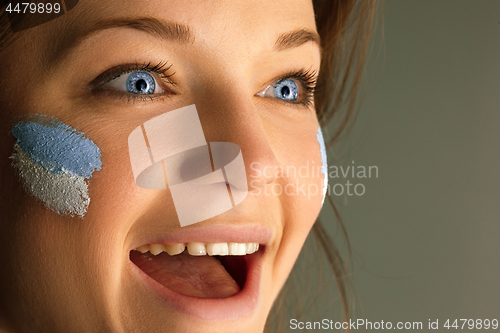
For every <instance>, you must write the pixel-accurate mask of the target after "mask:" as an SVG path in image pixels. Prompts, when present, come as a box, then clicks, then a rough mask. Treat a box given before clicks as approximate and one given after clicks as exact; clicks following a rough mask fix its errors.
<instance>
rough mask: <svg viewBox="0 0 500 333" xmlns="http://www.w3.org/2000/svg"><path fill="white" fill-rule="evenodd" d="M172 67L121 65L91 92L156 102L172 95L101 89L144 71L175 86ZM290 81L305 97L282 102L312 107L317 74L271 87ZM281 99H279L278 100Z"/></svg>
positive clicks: (293, 74)
mask: <svg viewBox="0 0 500 333" xmlns="http://www.w3.org/2000/svg"><path fill="white" fill-rule="evenodd" d="M171 67H172V65H168V62H159V63H158V64H156V65H152V64H151V62H148V63H143V64H142V65H141V64H139V63H135V64H130V65H119V66H116V67H114V68H112V69H110V70H108V71H106V72H104V73H103V74H101V75H99V76H98V77H97V78H95V79H94V80H93V81H92V82H91V83H90V86H91V89H90V91H91V92H93V93H105V94H113V95H115V96H117V95H118V96H119V97H120V99H121V98H123V97H127V102H130V101H136V100H139V101H156V100H157V99H159V98H161V97H163V96H167V97H168V96H169V95H171V94H161V95H159V94H157V95H156V96H155V95H146V94H144V95H141V94H131V93H127V92H123V91H119V90H111V89H101V88H102V86H103V85H105V84H106V83H108V82H110V81H111V80H114V79H116V78H118V77H120V76H122V75H125V74H128V73H132V72H135V71H144V72H148V73H151V74H157V75H158V77H159V78H160V79H162V80H163V81H164V83H166V84H167V85H171V86H175V85H176V83H175V82H174V81H173V80H172V76H174V75H175V72H173V73H170V74H166V73H167V72H168V71H169V70H170V69H171ZM287 79H288V80H289V79H295V80H297V81H298V82H299V83H300V84H301V85H302V88H303V89H304V95H303V96H302V98H301V100H299V101H284V100H281V102H284V103H287V104H292V105H296V106H304V107H310V106H311V105H312V103H313V101H314V92H315V89H316V83H317V72H316V71H313V70H311V69H309V70H306V69H300V70H298V71H290V72H288V73H286V74H284V75H282V76H280V77H279V78H277V79H275V80H273V83H271V85H276V84H277V83H279V82H280V81H284V80H287ZM276 99H279V98H276Z"/></svg>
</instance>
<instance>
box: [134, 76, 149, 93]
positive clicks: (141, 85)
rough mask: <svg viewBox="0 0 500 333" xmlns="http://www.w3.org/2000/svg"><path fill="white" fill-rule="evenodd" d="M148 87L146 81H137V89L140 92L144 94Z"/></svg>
mask: <svg viewBox="0 0 500 333" xmlns="http://www.w3.org/2000/svg"><path fill="white" fill-rule="evenodd" d="M147 87H148V84H147V83H146V81H144V80H142V79H141V80H137V82H136V83H135V88H136V89H137V90H139V91H140V92H144V91H145V90H146V88H147Z"/></svg>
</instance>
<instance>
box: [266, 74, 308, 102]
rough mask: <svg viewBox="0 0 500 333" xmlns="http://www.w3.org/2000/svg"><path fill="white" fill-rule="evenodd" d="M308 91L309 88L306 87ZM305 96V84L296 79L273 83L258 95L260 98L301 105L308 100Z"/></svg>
mask: <svg viewBox="0 0 500 333" xmlns="http://www.w3.org/2000/svg"><path fill="white" fill-rule="evenodd" d="M306 91H307V87H306ZM303 94H304V84H303V83H302V82H301V81H300V80H298V79H294V78H288V79H281V80H279V81H276V82H275V83H272V84H270V85H268V86H267V87H266V89H264V90H262V91H261V92H259V93H258V94H257V96H260V97H271V98H277V99H281V100H283V101H285V102H290V103H294V104H298V103H301V102H302V100H303V99H307V96H302V95H303Z"/></svg>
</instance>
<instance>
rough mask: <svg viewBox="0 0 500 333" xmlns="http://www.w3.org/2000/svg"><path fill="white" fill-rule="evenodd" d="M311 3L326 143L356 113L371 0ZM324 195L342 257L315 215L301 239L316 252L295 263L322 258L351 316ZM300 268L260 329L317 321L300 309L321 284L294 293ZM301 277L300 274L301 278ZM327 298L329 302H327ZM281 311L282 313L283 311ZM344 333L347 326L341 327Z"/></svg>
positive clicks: (345, 315)
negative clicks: (318, 47) (317, 41)
mask: <svg viewBox="0 0 500 333" xmlns="http://www.w3.org/2000/svg"><path fill="white" fill-rule="evenodd" d="M313 6H314V12H315V15H316V27H317V30H318V33H319V35H320V37H321V48H322V55H321V68H320V72H319V77H318V82H317V88H316V93H315V106H316V113H317V115H318V119H319V122H320V125H321V127H322V128H323V133H325V139H327V140H326V146H327V147H328V148H331V147H332V145H333V144H334V143H336V142H338V141H339V139H340V138H342V136H343V135H345V134H346V133H347V132H348V131H349V129H350V127H351V126H352V124H353V121H354V120H355V119H356V116H357V110H358V109H357V107H358V103H357V102H358V90H359V89H358V88H359V85H360V81H361V76H362V75H361V74H362V72H363V64H364V59H365V56H366V53H367V50H368V46H369V41H370V37H371V32H372V29H373V25H374V18H375V13H376V8H377V2H376V1H375V0H359V1H356V0H313ZM332 120H335V123H334V124H331V123H332ZM329 125H333V126H329ZM327 126H328V127H327ZM332 127H333V130H332ZM327 200H328V203H329V204H330V206H331V207H332V209H333V212H334V214H335V217H336V219H337V222H338V226H339V227H340V230H341V234H342V236H343V238H344V241H345V244H346V248H347V255H346V258H345V259H344V258H343V257H342V255H341V251H339V249H338V247H337V246H336V245H335V242H334V241H333V239H332V237H331V235H329V233H328V232H327V228H325V225H324V221H321V220H320V219H319V218H318V219H317V220H316V222H315V224H314V226H313V228H312V237H311V235H310V236H309V237H308V240H307V241H306V243H311V242H312V243H313V244H315V245H316V246H304V249H307V248H311V249H314V248H315V249H316V252H313V253H312V255H313V257H314V259H313V260H311V261H309V260H307V258H306V257H305V254H303V253H301V256H299V259H298V260H297V264H300V263H301V262H303V263H304V262H305V263H306V264H308V263H309V262H315V263H316V264H318V265H319V268H320V269H319V272H322V269H321V267H322V264H323V262H324V261H326V263H327V265H328V266H329V267H330V268H331V269H332V270H333V273H334V277H335V280H334V281H336V284H337V290H338V293H339V297H338V298H339V299H340V303H341V309H342V318H341V321H348V320H349V318H350V316H351V314H350V303H352V299H353V298H354V293H353V290H352V287H351V285H350V281H349V279H348V275H349V258H350V256H351V246H350V243H349V238H348V236H347V233H346V229H345V227H344V224H343V223H342V219H341V217H340V214H339V212H338V210H337V209H336V207H335V204H334V201H333V199H332V197H331V196H330V195H329V194H327ZM302 252H304V251H302ZM306 269H310V265H306V267H301V266H300V265H296V266H295V268H294V270H293V271H292V274H291V276H290V278H289V279H288V281H287V283H286V284H285V286H284V288H283V290H282V291H281V293H280V295H279V296H278V299H277V300H276V302H275V305H274V308H273V310H272V311H271V315H270V316H269V318H268V322H267V324H266V332H281V331H282V330H283V328H284V327H288V325H289V320H290V319H291V318H294V319H297V320H298V321H317V320H321V318H318V317H316V316H314V317H313V316H312V313H311V311H309V313H308V315H309V316H308V317H306V316H305V311H304V310H305V309H309V310H314V305H313V303H314V302H317V300H316V298H317V296H318V295H320V294H322V295H323V297H325V293H324V289H322V288H321V287H322V286H320V285H319V284H316V286H317V290H316V291H312V292H311V291H307V292H306V293H304V292H302V293H300V292H299V295H297V287H296V284H297V283H301V284H302V285H303V287H305V288H309V287H310V284H312V283H314V280H312V279H311V276H310V274H303V273H304V270H306ZM303 276H306V279H307V281H305V280H304V278H303ZM300 277H302V279H301V278H300ZM317 278H318V281H320V282H323V283H324V282H325V281H322V280H321V277H317ZM329 280H330V281H327V282H334V281H333V279H329ZM304 285H306V286H304ZM310 295H315V297H313V298H314V299H312V300H311V299H310V297H308V296H310ZM329 303H330V304H329V305H331V303H332V302H331V301H330V302H329ZM285 311H288V313H287V314H285ZM328 315H329V316H330V318H329V319H332V318H331V316H332V315H333V314H332V313H328ZM301 318H302V319H303V320H301ZM346 332H350V330H349V329H346Z"/></svg>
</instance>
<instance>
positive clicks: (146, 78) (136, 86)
mask: <svg viewBox="0 0 500 333" xmlns="http://www.w3.org/2000/svg"><path fill="white" fill-rule="evenodd" d="M126 86H127V91H128V92H129V93H132V94H142V95H151V94H154V92H155V88H156V85H155V79H154V78H153V76H152V75H151V74H150V73H148V72H133V73H131V74H130V75H129V76H128V77H127V83H126Z"/></svg>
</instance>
